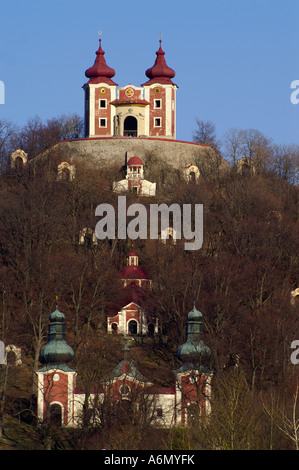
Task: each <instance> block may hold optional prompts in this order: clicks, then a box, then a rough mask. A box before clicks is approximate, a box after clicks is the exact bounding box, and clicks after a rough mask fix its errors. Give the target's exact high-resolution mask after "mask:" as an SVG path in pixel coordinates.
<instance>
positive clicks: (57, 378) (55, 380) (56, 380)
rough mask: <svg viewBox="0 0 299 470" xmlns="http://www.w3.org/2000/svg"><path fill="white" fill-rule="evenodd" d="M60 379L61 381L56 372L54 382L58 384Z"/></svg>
mask: <svg viewBox="0 0 299 470" xmlns="http://www.w3.org/2000/svg"><path fill="white" fill-rule="evenodd" d="M59 379H60V375H59V374H57V372H55V374H54V375H53V382H58V380H59Z"/></svg>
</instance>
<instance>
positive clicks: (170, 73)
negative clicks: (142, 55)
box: [144, 39, 175, 85]
mask: <svg viewBox="0 0 299 470" xmlns="http://www.w3.org/2000/svg"><path fill="white" fill-rule="evenodd" d="M161 42H162V41H161V39H160V47H159V50H158V51H157V52H156V55H157V57H156V61H155V63H154V65H153V66H152V67H151V68H149V69H147V70H146V72H145V75H146V76H147V77H148V78H149V81H148V82H146V83H144V85H150V84H151V83H162V84H171V85H173V84H174V83H173V82H172V80H171V79H172V78H173V77H174V76H175V71H174V70H173V69H171V68H170V67H168V65H167V64H166V61H165V57H164V56H165V52H164V51H163V49H162V46H161Z"/></svg>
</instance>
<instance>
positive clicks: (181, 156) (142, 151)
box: [48, 137, 228, 175]
mask: <svg viewBox="0 0 299 470" xmlns="http://www.w3.org/2000/svg"><path fill="white" fill-rule="evenodd" d="M53 150H54V148H53V149H52V151H53ZM48 152H51V150H49V151H48ZM55 153H56V155H59V156H60V158H61V157H63V160H65V161H68V162H69V163H73V164H76V162H78V163H84V164H85V165H87V166H91V167H94V168H97V167H99V166H106V165H109V164H110V165H113V166H115V165H119V167H122V166H123V165H124V163H125V155H126V153H127V158H128V159H129V158H130V157H132V156H137V157H140V158H141V159H142V160H143V163H144V165H145V167H147V166H149V165H150V162H153V161H155V162H156V163H159V165H161V168H163V167H164V168H165V167H168V168H169V169H175V170H181V171H184V169H185V168H186V167H187V166H188V165H191V164H194V165H197V166H198V168H199V170H200V172H201V174H203V175H205V174H207V173H208V174H211V172H212V173H213V172H215V171H219V170H221V171H225V170H226V169H228V163H227V162H226V161H225V160H224V159H223V158H221V157H219V155H217V154H216V153H215V152H214V151H213V150H212V149H211V148H210V147H208V146H206V145H201V144H196V143H191V142H182V141H177V140H166V139H155V138H132V137H131V138H130V137H111V138H90V139H77V140H70V141H62V142H60V143H58V144H57V145H56V146H55Z"/></svg>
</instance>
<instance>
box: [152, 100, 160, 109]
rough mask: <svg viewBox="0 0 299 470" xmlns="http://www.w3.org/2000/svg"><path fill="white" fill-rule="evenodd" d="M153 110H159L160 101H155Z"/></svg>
mask: <svg viewBox="0 0 299 470" xmlns="http://www.w3.org/2000/svg"><path fill="white" fill-rule="evenodd" d="M154 106H155V108H161V100H155V104H154Z"/></svg>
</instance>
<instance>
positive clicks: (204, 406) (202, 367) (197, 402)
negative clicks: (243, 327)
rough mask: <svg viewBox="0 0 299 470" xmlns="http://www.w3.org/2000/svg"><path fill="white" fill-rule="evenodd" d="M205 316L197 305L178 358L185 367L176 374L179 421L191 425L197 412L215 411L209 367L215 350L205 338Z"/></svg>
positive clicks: (211, 374) (190, 317)
mask: <svg viewBox="0 0 299 470" xmlns="http://www.w3.org/2000/svg"><path fill="white" fill-rule="evenodd" d="M203 335H204V324H203V315H202V313H201V312H200V311H199V310H197V308H196V307H195V305H194V307H193V309H192V310H191V312H189V313H188V321H187V340H186V342H185V343H184V344H182V345H181V346H180V348H179V349H178V352H177V357H178V358H179V359H180V360H181V361H182V365H181V367H180V368H179V369H178V370H176V371H174V373H175V376H176V387H175V388H176V389H175V395H176V403H177V405H178V406H177V410H176V413H177V414H176V424H185V425H186V424H188V420H189V419H192V415H193V413H197V414H198V413H199V415H200V416H206V415H208V414H210V412H211V406H210V398H211V380H212V376H213V373H212V371H211V370H210V369H209V363H210V357H211V351H210V348H209V347H208V346H207V345H206V344H205V342H204V340H203Z"/></svg>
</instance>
